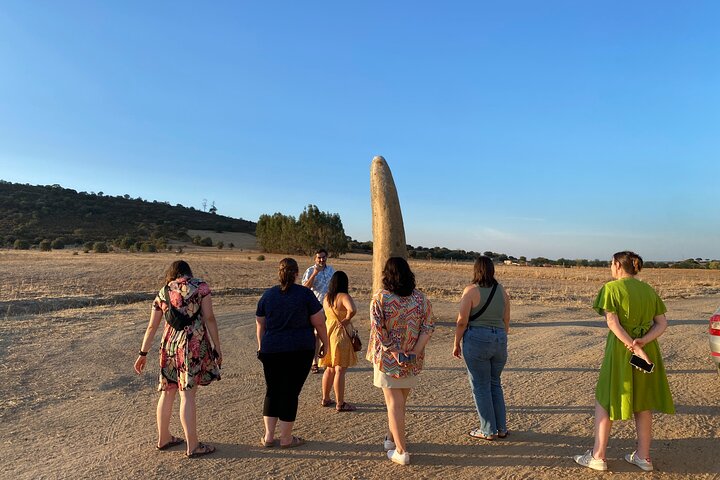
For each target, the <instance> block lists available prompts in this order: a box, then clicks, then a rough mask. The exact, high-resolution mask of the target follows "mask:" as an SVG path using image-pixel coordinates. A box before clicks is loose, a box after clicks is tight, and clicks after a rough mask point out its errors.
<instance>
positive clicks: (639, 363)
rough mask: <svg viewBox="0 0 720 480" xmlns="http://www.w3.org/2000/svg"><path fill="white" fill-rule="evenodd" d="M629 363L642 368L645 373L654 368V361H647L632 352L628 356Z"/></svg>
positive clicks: (639, 368) (650, 371)
mask: <svg viewBox="0 0 720 480" xmlns="http://www.w3.org/2000/svg"><path fill="white" fill-rule="evenodd" d="M630 365H632V366H633V367H635V368H637V369H638V370H642V371H643V372H645V373H652V371H653V369H654V368H655V364H654V363H648V362H646V361H645V360H643V359H642V358H640V357H638V356H637V355H635V354H634V353H633V354H632V356H631V357H630Z"/></svg>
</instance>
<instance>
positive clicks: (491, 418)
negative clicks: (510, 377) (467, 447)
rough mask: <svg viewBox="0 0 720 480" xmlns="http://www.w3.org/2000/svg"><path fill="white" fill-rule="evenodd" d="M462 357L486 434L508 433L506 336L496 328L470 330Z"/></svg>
mask: <svg viewBox="0 0 720 480" xmlns="http://www.w3.org/2000/svg"><path fill="white" fill-rule="evenodd" d="M463 358H464V359H465V365H466V366H467V370H468V378H469V380H470V388H472V392H473V398H474V399H475V408H477V412H478V415H479V416H480V431H481V432H482V433H483V435H487V436H490V435H496V434H497V433H505V432H507V422H506V412H505V397H504V396H503V389H502V385H501V384H500V374H502V371H503V368H505V363H506V362H507V333H505V330H504V329H502V328H496V327H468V329H467V330H466V331H465V335H463Z"/></svg>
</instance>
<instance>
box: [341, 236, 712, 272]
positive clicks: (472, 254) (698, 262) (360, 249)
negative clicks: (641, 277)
mask: <svg viewBox="0 0 720 480" xmlns="http://www.w3.org/2000/svg"><path fill="white" fill-rule="evenodd" d="M406 247H407V251H408V257H410V258H418V259H425V260H446V261H473V260H475V259H476V258H477V257H479V256H480V255H485V256H486V257H490V258H492V259H493V261H494V262H495V263H510V264H512V265H528V266H533V267H550V266H552V267H566V268H570V267H609V266H610V261H609V260H598V259H595V260H587V259H584V258H579V259H569V258H558V259H557V260H552V259H549V258H545V257H535V258H529V259H528V258H527V257H525V256H519V257H514V256H512V255H507V254H504V253H496V252H492V251H485V252H482V253H480V252H476V251H473V250H469V251H468V250H451V249H448V248H445V247H432V248H426V247H422V246H418V247H414V246H412V245H406ZM372 250H373V242H358V241H356V240H352V239H349V241H348V251H351V252H355V253H367V254H372ZM644 266H645V268H698V269H712V270H720V261H719V260H710V259H702V258H688V259H686V260H681V261H677V262H668V261H646V262H645V265H644Z"/></svg>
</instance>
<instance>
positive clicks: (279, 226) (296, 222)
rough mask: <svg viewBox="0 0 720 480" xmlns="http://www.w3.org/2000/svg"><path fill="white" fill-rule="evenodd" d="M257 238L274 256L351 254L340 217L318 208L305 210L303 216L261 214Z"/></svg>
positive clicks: (256, 230)
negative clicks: (281, 254) (291, 254)
mask: <svg viewBox="0 0 720 480" xmlns="http://www.w3.org/2000/svg"><path fill="white" fill-rule="evenodd" d="M255 235H256V236H257V239H258V242H259V243H260V246H261V247H262V249H263V250H264V251H266V252H271V253H293V254H304V255H312V254H313V253H315V251H316V250H317V249H318V248H325V249H326V250H327V251H328V254H329V255H330V256H331V257H337V256H339V255H341V254H343V253H347V252H348V238H347V237H346V235H345V229H344V228H343V224H342V220H340V215H338V214H337V213H329V212H322V211H320V209H319V208H318V207H317V206H315V205H308V206H307V207H305V209H304V210H303V212H302V213H301V214H300V216H299V217H298V218H297V219H295V217H293V216H292V215H284V214H282V213H279V212H278V213H274V214H272V215H267V214H264V215H260V218H259V219H258V222H257V227H256V229H255Z"/></svg>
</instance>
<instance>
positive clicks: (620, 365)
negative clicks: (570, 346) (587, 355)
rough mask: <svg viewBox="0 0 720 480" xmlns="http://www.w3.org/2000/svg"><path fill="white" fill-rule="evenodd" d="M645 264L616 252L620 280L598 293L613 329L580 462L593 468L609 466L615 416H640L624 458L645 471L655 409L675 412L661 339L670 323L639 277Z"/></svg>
mask: <svg viewBox="0 0 720 480" xmlns="http://www.w3.org/2000/svg"><path fill="white" fill-rule="evenodd" d="M642 266H643V261H642V258H640V256H639V255H638V254H636V253H633V252H618V253H616V254H615V255H613V258H612V262H611V265H610V271H611V273H612V276H613V278H614V279H615V280H613V281H612V282H608V283H606V284H605V285H604V286H603V287H602V288H601V289H600V292H599V293H598V296H597V298H596V299H595V302H594V303H593V308H594V309H595V310H596V311H597V312H598V313H599V314H600V315H604V316H605V319H606V321H607V324H608V328H609V329H610V331H609V332H608V336H607V342H606V344H605V357H604V359H603V363H602V366H601V367H600V375H599V378H598V383H597V388H596V390H595V445H594V446H593V449H592V450H588V451H587V452H585V454H584V455H576V456H575V457H574V458H575V461H576V462H577V463H579V464H580V465H583V466H585V467H589V468H592V469H594V470H607V462H606V461H605V453H606V451H607V443H608V440H609V438H610V429H611V427H612V422H613V420H628V419H630V418H631V417H634V418H635V430H636V434H637V448H636V450H635V451H634V452H632V453H629V454H627V455H625V460H626V461H628V462H629V463H632V464H634V465H636V466H637V467H639V468H641V469H642V470H645V471H650V470H652V469H653V466H652V462H651V461H650V442H651V441H652V432H651V429H652V410H655V411H658V412H663V413H675V407H674V406H673V402H672V396H671V395H670V387H669V386H668V381H667V376H666V374H665V367H664V365H663V361H662V356H661V355H660V347H659V345H658V342H657V338H658V337H659V336H660V335H662V334H663V332H664V331H665V329H666V328H667V319H666V318H665V312H666V311H667V309H666V308H665V304H664V303H663V301H662V300H661V299H660V297H659V296H658V294H657V293H655V290H653V288H652V287H651V286H650V285H648V284H646V283H644V282H641V281H640V280H638V279H636V278H635V276H636V275H637V274H638V273H639V272H640V270H641V269H642ZM632 354H635V355H637V356H639V357H641V358H642V359H644V360H645V361H648V362H650V363H652V364H654V365H655V367H654V369H653V371H652V373H645V372H643V371H640V370H638V369H636V368H634V367H633V366H632V365H630V363H629V362H630V357H631V355H632Z"/></svg>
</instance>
